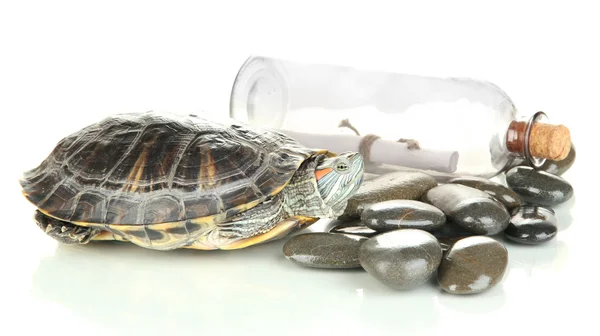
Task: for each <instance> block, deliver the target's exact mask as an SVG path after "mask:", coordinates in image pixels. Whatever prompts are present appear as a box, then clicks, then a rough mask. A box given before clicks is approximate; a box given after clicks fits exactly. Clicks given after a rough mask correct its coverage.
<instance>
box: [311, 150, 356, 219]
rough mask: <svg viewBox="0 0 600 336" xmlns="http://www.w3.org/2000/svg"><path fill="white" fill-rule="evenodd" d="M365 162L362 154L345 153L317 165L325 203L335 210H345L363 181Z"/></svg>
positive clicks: (320, 190) (317, 177) (318, 180)
mask: <svg viewBox="0 0 600 336" xmlns="http://www.w3.org/2000/svg"><path fill="white" fill-rule="evenodd" d="M364 167H365V165H364V160H363V157H362V155H361V154H360V153H356V152H345V153H341V154H339V155H338V156H335V157H329V158H325V159H324V160H323V161H321V163H319V164H318V165H317V168H316V169H315V177H316V180H317V187H318V188H319V193H320V194H321V197H322V198H323V201H324V202H325V203H326V204H327V205H329V206H330V207H332V208H334V209H340V208H342V210H343V208H345V206H346V201H347V200H348V199H349V198H350V197H351V196H352V195H354V193H355V192H356V191H357V190H358V188H359V187H360V184H361V183H362V180H363V172H364Z"/></svg>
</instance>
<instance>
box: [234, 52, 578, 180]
mask: <svg viewBox="0 0 600 336" xmlns="http://www.w3.org/2000/svg"><path fill="white" fill-rule="evenodd" d="M230 116H231V117H232V118H234V119H237V120H240V121H243V122H247V123H249V124H252V125H256V126H259V127H264V128H270V129H275V130H277V131H280V132H282V133H285V134H288V135H290V136H292V137H294V138H295V139H296V140H298V141H299V142H300V143H302V144H304V145H306V146H309V147H318V148H326V149H329V150H331V151H334V152H342V151H360V152H361V153H363V155H365V156H366V160H367V165H366V171H367V172H369V173H374V174H381V173H386V172H391V171H397V170H420V171H425V172H427V173H430V174H432V175H434V176H436V177H438V178H439V179H441V180H444V179H448V178H453V177H457V176H464V175H470V176H479V177H485V178H491V177H494V176H495V175H497V174H498V173H500V172H502V171H503V170H504V169H506V168H507V167H509V166H510V164H511V163H512V162H513V161H514V160H526V161H527V162H529V164H531V165H532V166H533V167H539V166H541V165H542V164H543V163H544V161H545V159H553V160H554V159H560V158H564V157H566V155H567V154H568V149H569V148H570V135H569V130H568V129H567V128H566V127H564V126H562V125H552V124H550V123H549V118H548V116H547V115H546V114H545V113H543V112H536V113H534V114H532V115H530V116H528V117H523V118H517V114H516V108H515V105H514V104H513V102H512V101H511V99H510V97H509V96H508V95H507V94H506V93H505V92H504V91H503V90H501V89H500V88H499V87H498V86H496V85H494V84H492V83H489V82H487V81H482V80H476V79H472V78H455V77H450V78H442V77H427V76H419V75H410V74H403V73H393V72H384V71H370V70H366V69H357V68H352V67H348V66H341V65H331V64H308V63H299V62H292V61H288V60H282V59H276V58H269V57H264V56H252V57H250V58H248V59H247V60H246V62H245V63H244V64H243V65H242V66H241V68H240V70H239V72H238V74H237V76H236V78H235V81H234V84H233V88H232V92H231V98H230Z"/></svg>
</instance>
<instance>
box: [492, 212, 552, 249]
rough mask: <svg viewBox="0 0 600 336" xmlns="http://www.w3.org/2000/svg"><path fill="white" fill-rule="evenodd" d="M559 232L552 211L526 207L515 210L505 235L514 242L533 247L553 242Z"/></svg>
mask: <svg viewBox="0 0 600 336" xmlns="http://www.w3.org/2000/svg"><path fill="white" fill-rule="evenodd" d="M557 231H558V229H557V219H556V215H555V214H554V211H553V210H552V209H550V208H547V207H542V206H535V205H525V206H522V207H520V208H518V209H515V211H514V212H513V215H512V218H511V219H510V223H509V224H508V227H507V228H506V230H505V231H504V235H505V236H506V238H508V239H510V240H512V241H515V242H518V243H522V244H531V245H533V244H541V243H544V242H547V241H549V240H552V239H553V238H554V237H555V236H556V233H557Z"/></svg>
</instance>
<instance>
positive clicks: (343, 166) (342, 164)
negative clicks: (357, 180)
mask: <svg viewBox="0 0 600 336" xmlns="http://www.w3.org/2000/svg"><path fill="white" fill-rule="evenodd" d="M335 169H336V170H337V171H340V172H343V171H346V170H348V165H347V164H346V163H345V162H340V163H338V164H337V165H336V166H335Z"/></svg>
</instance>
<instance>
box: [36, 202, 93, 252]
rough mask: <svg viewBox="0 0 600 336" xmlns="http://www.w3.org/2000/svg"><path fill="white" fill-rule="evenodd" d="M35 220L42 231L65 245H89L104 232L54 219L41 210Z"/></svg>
mask: <svg viewBox="0 0 600 336" xmlns="http://www.w3.org/2000/svg"><path fill="white" fill-rule="evenodd" d="M34 219H35V222H36V223H37V225H38V226H39V227H40V229H42V230H43V231H44V232H46V234H47V235H49V236H50V237H52V238H54V239H55V240H57V241H59V242H61V243H63V244H87V243H88V242H89V241H90V240H92V239H93V238H95V237H96V236H98V235H99V234H100V233H101V232H102V230H100V229H97V228H91V227H84V226H79V225H75V224H72V223H69V222H65V221H61V220H58V219H56V218H52V217H50V216H47V215H45V214H43V213H42V212H40V211H39V210H36V212H35V215H34Z"/></svg>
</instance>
